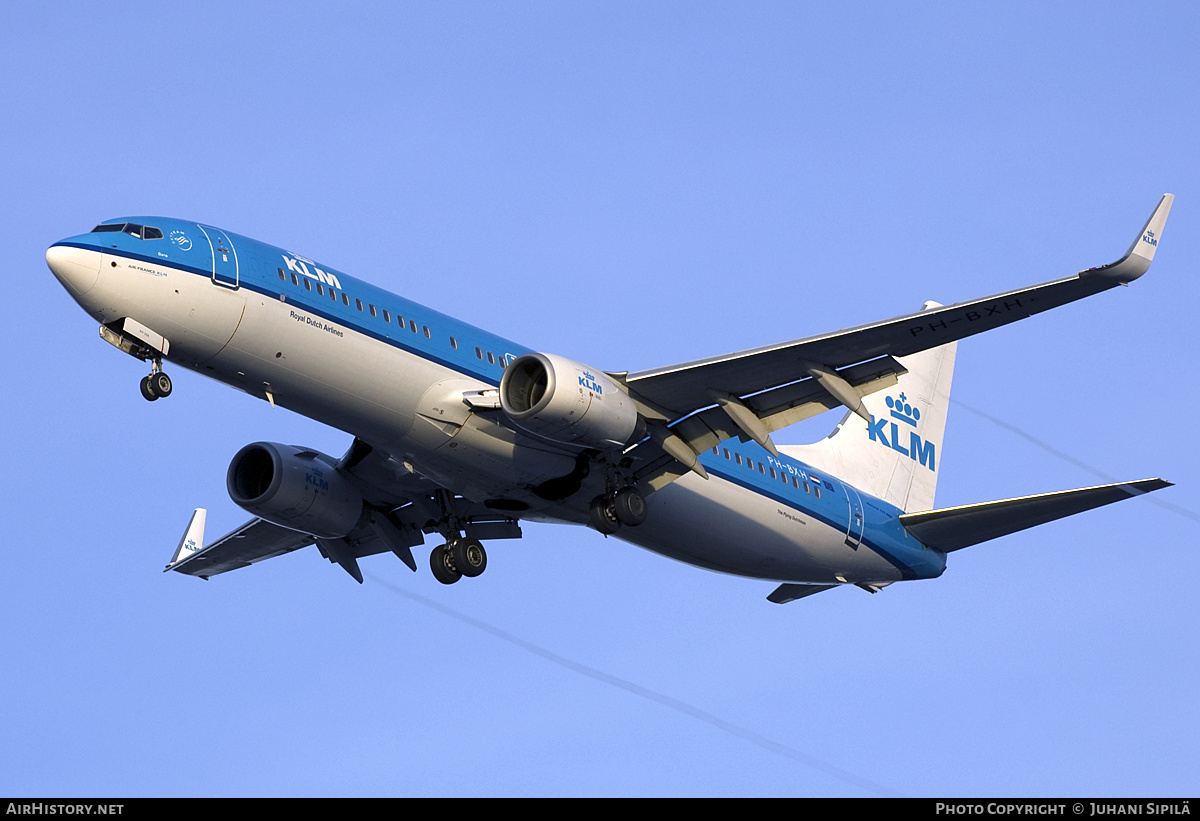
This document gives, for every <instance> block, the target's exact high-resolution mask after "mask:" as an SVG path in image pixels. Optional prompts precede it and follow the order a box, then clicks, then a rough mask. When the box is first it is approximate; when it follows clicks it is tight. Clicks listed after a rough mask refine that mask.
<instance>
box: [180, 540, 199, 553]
mask: <svg viewBox="0 0 1200 821" xmlns="http://www.w3.org/2000/svg"><path fill="white" fill-rule="evenodd" d="M183 549H184V551H186V552H187V553H195V552H196V551H197V550H199V549H200V545H198V544H196V540H195V539H193V538H191V537H190V536H189V537H188V540H187V541H186V542H184V543H183Z"/></svg>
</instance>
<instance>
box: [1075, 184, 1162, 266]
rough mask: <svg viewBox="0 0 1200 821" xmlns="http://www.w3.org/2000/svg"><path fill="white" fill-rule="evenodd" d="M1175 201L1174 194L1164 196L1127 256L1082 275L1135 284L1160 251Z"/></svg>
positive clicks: (1130, 247) (1126, 253) (1127, 252)
mask: <svg viewBox="0 0 1200 821" xmlns="http://www.w3.org/2000/svg"><path fill="white" fill-rule="evenodd" d="M1174 201H1175V195H1174V194H1163V196H1162V199H1161V200H1159V201H1158V206H1157V207H1156V208H1155V209H1154V213H1153V214H1151V215H1150V219H1148V220H1146V224H1145V225H1144V226H1142V230H1141V233H1139V234H1138V235H1137V238H1136V239H1134V241H1133V245H1130V246H1129V250H1128V251H1126V252H1125V256H1123V257H1121V258H1120V259H1119V260H1117V261H1116V262H1112V263H1109V264H1108V265H1102V266H1101V267H1099V268H1089V269H1088V270H1086V271H1080V273H1081V274H1086V275H1088V276H1103V277H1107V278H1110V279H1115V280H1117V281H1118V282H1121V283H1129V282H1133V281H1134V280H1135V279H1137V278H1138V277H1140V276H1141V275H1142V274H1144V273H1146V271H1148V270H1149V269H1150V263H1151V262H1152V261H1153V260H1154V252H1155V251H1156V250H1158V243H1159V240H1161V239H1162V232H1163V226H1165V225H1166V224H1167V215H1168V214H1170V213H1171V203H1172V202H1174Z"/></svg>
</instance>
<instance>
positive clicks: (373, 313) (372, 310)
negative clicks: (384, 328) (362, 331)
mask: <svg viewBox="0 0 1200 821" xmlns="http://www.w3.org/2000/svg"><path fill="white" fill-rule="evenodd" d="M370 308H371V316H379V314H377V313H375V306H374V305H371V306H370Z"/></svg>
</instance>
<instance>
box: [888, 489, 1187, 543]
mask: <svg viewBox="0 0 1200 821" xmlns="http://www.w3.org/2000/svg"><path fill="white" fill-rule="evenodd" d="M1170 486H1171V483H1170V482H1167V481H1164V480H1162V479H1142V480H1140V481H1136V482H1120V483H1117V484H1111V485H1098V486H1096V487H1085V488H1078V489H1077V490H1061V491H1058V492H1057V493H1042V494H1038V495H1036V496H1022V497H1020V498H1016V499H1002V500H1000V501H996V502H983V503H982V504H977V505H963V506H961V507H949V508H943V509H941V510H928V511H925V512H922V513H905V514H904V515H902V516H901V517H900V524H902V525H904V529H905V530H907V531H908V532H909V533H911V534H912V535H913V536H915V537H916V538H918V539H919V540H920V541H921V542H922V543H924V544H925V545H927V546H929V547H932V548H933V549H934V550H940V551H941V552H943V553H950V552H951V551H954V550H961V549H962V548H964V547H970V546H972V545H976V544H979V543H981V542H986V541H990V540H992V539H996V538H999V537H1000V536H1007V535H1008V534H1009V533H1016V532H1018V531H1021V530H1025V529H1027V528H1030V527H1035V526H1036V525H1040V524H1045V523H1046V522H1052V521H1054V520H1055V519H1061V518H1063V517H1065V516H1072V515H1074V514H1076V513H1082V512H1083V511H1085V510H1091V509H1092V508H1096V507H1102V506H1103V505H1108V504H1112V503H1113V502H1119V501H1121V500H1122V499H1128V498H1130V497H1133V496H1141V495H1142V494H1144V493H1150V492H1151V491H1155V490H1161V489H1162V488H1164V487H1170Z"/></svg>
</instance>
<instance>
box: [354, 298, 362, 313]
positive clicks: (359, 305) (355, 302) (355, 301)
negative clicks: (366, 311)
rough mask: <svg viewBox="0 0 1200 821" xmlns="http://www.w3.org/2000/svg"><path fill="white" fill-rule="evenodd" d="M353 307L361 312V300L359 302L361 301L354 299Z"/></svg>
mask: <svg viewBox="0 0 1200 821" xmlns="http://www.w3.org/2000/svg"><path fill="white" fill-rule="evenodd" d="M354 306H355V307H356V308H358V310H360V311H361V310H362V300H361V299H355V300H354Z"/></svg>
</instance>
